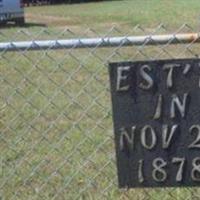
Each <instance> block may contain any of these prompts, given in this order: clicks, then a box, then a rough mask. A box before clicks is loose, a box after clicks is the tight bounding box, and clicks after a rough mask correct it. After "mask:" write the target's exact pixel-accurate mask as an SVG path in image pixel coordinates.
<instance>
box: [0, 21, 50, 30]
mask: <svg viewBox="0 0 200 200" xmlns="http://www.w3.org/2000/svg"><path fill="white" fill-rule="evenodd" d="M46 26H47V25H46V24H42V23H31V22H27V23H25V24H23V25H17V24H15V23H6V24H0V29H7V28H18V27H21V28H30V27H46Z"/></svg>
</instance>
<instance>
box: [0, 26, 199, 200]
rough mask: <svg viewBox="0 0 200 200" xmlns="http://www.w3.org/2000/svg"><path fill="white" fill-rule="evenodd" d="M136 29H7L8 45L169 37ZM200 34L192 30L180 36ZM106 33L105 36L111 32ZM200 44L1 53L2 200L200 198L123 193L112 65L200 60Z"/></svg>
mask: <svg viewBox="0 0 200 200" xmlns="http://www.w3.org/2000/svg"><path fill="white" fill-rule="evenodd" d="M169 32H170V31H169V30H168V29H167V28H166V27H165V26H164V25H159V26H158V27H156V28H155V29H146V28H143V27H142V26H136V27H134V28H133V29H132V31H130V32H128V33H125V32H123V31H121V30H120V29H117V28H115V27H113V28H111V29H110V30H107V31H105V30H104V32H98V31H95V30H92V29H88V30H86V31H85V32H78V31H77V32H76V31H73V30H69V29H65V30H63V31H61V30H59V31H58V30H56V31H55V30H53V29H52V30H51V29H41V30H40V31H38V30H37V31H34V30H32V31H30V30H26V29H22V30H20V31H18V32H15V33H14V32H11V31H10V32H6V31H4V30H0V41H1V42H13V41H21V40H23V41H25V40H28V41H30V40H31V41H34V40H39V39H40V40H42V39H55V40H56V39H62V38H64V39H69V38H85V37H88V38H90V37H111V36H127V37H128V36H133V35H145V34H150V35H155V34H166V33H169ZM189 32H198V30H194V29H192V28H191V27H190V26H188V25H183V26H181V27H180V28H179V29H178V30H177V31H175V32H174V34H176V33H189ZM105 33H106V34H105ZM199 52H200V48H199V44H194V43H193V42H192V43H188V44H178V45H172V44H170V41H169V42H168V44H166V45H154V46H146V45H145V42H144V44H143V45H141V46H131V47H122V45H119V46H118V47H110V48H99V47H98V46H96V47H95V48H86V49H76V48H71V49H62V50H52V49H51V46H50V47H49V49H47V50H39V51H29V49H28V48H27V49H26V50H23V51H17V52H7V51H6V49H5V51H3V52H1V53H0V72H1V73H0V155H1V156H0V199H2V200H6V199H11V200H13V199H19V200H23V199H140V200H141V199H163V200H164V199H179V200H181V199H184V200H186V199H199V198H200V190H199V189H198V188H182V189H180V188H162V189H134V190H133V189H131V190H119V189H118V187H117V172H116V164H115V147H114V139H113V136H114V134H113V128H112V113H111V101H110V92H109V80H108V70H107V66H108V63H109V62H116V61H133V60H149V59H164V58H186V57H187V58H188V57H189V58H192V57H198V56H199Z"/></svg>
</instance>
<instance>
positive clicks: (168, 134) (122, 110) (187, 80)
mask: <svg viewBox="0 0 200 200" xmlns="http://www.w3.org/2000/svg"><path fill="white" fill-rule="evenodd" d="M109 73H110V82H111V93H112V105H113V120H114V131H115V144H116V155H117V168H118V179H119V187H127V188H131V187H166V186H198V185H200V59H179V60H159V61H142V62H122V63H111V64H110V66H109Z"/></svg>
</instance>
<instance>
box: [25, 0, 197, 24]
mask: <svg viewBox="0 0 200 200" xmlns="http://www.w3.org/2000/svg"><path fill="white" fill-rule="evenodd" d="M199 10H200V4H199V1H198V0H190V1H188V0H181V1H180V0H132V1H130V0H124V1H123V0H122V1H113V2H112V1H108V2H99V3H88V4H74V5H67V6H64V5H59V6H50V7H35V8H34V7H31V8H28V9H26V12H27V13H28V14H32V13H35V12H37V13H38V14H39V15H42V16H50V17H52V16H53V17H62V18H64V20H66V25H79V26H83V27H84V26H88V27H91V25H95V26H99V25H100V24H101V23H102V24H109V23H116V24H121V25H123V24H129V25H130V24H131V25H137V24H143V25H145V26H146V25H148V27H150V26H155V25H157V24H159V23H164V24H167V25H169V26H171V27H175V26H177V25H178V26H180V24H183V23H188V24H190V25H197V24H198V25H199V20H200V16H199V15H200V14H199ZM54 25H55V24H54ZM57 25H59V23H58V24H57Z"/></svg>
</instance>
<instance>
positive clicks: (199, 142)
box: [188, 125, 200, 148]
mask: <svg viewBox="0 0 200 200" xmlns="http://www.w3.org/2000/svg"><path fill="white" fill-rule="evenodd" d="M195 130H197V132H194V131H195ZM189 131H190V133H191V134H192V133H193V132H194V133H196V135H197V136H196V139H195V140H194V141H193V142H192V143H191V144H190V145H189V146H188V148H200V125H193V126H191V128H190V129H189Z"/></svg>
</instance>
